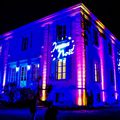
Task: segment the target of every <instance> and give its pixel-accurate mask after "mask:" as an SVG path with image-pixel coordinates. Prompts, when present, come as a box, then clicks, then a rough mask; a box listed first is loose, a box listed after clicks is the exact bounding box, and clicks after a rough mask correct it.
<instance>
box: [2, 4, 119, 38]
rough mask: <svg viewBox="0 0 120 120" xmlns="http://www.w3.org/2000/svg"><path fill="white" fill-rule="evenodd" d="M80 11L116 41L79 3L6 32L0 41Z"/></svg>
mask: <svg viewBox="0 0 120 120" xmlns="http://www.w3.org/2000/svg"><path fill="white" fill-rule="evenodd" d="M80 9H82V10H84V12H85V13H86V14H88V15H90V16H91V17H92V19H93V20H94V21H96V23H97V25H98V26H100V27H101V28H102V29H105V32H107V33H108V34H110V35H111V36H112V37H111V38H112V39H114V40H116V39H117V38H116V37H115V36H114V35H113V34H112V33H111V32H110V30H109V29H107V28H106V27H105V26H104V25H103V24H102V22H100V20H99V19H98V18H97V17H96V16H95V15H94V14H93V13H92V12H91V11H90V10H89V9H88V8H87V7H86V6H85V5H84V4H83V3H79V4H76V5H73V6H71V7H68V8H65V9H63V10H60V11H58V12H55V13H53V14H50V15H48V16H45V17H43V18H40V19H38V20H36V21H33V22H30V23H28V24H26V25H23V26H21V27H18V28H16V29H14V30H11V31H9V32H6V33H3V34H2V35H0V39H4V38H6V37H7V38H8V37H9V36H11V35H12V34H14V33H15V32H18V30H19V31H20V30H23V29H26V28H29V27H31V26H33V25H37V24H41V25H42V23H43V22H46V24H48V23H49V22H50V20H51V19H52V18H55V17H57V16H60V15H62V14H66V13H68V12H71V11H73V10H80Z"/></svg>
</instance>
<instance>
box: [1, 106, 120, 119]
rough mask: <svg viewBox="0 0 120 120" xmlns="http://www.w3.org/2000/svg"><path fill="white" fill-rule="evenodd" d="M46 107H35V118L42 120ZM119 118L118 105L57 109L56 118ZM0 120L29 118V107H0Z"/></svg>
mask: <svg viewBox="0 0 120 120" xmlns="http://www.w3.org/2000/svg"><path fill="white" fill-rule="evenodd" d="M46 110H47V108H37V112H36V120H44V115H45V112H46ZM103 119H105V120H120V107H111V108H103V109H92V110H59V111H58V114H57V120H103ZM0 120H31V115H30V112H29V109H2V108H1V109H0Z"/></svg>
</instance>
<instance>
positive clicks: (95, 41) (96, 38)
mask: <svg viewBox="0 0 120 120" xmlns="http://www.w3.org/2000/svg"><path fill="white" fill-rule="evenodd" d="M93 36H94V37H93V38H94V44H95V45H96V46H98V45H99V42H98V31H97V29H94V30H93Z"/></svg>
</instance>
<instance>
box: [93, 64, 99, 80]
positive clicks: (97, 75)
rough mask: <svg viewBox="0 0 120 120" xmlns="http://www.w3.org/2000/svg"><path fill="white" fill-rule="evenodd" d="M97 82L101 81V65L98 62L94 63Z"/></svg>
mask: <svg viewBox="0 0 120 120" xmlns="http://www.w3.org/2000/svg"><path fill="white" fill-rule="evenodd" d="M94 76H95V82H100V67H99V64H98V63H95V64H94Z"/></svg>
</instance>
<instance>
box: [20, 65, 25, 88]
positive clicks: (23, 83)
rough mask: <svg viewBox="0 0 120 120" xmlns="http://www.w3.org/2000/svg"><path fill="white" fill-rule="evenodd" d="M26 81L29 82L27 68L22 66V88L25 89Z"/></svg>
mask: <svg viewBox="0 0 120 120" xmlns="http://www.w3.org/2000/svg"><path fill="white" fill-rule="evenodd" d="M26 81H27V67H26V66H22V67H21V73H20V87H25V86H26Z"/></svg>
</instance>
